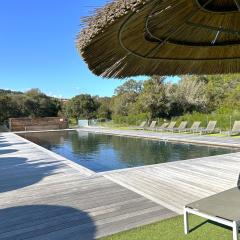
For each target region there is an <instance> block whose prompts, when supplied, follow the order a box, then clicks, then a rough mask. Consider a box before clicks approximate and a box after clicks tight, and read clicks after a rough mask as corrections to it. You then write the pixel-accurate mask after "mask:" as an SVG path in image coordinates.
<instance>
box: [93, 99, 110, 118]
mask: <svg viewBox="0 0 240 240" xmlns="http://www.w3.org/2000/svg"><path fill="white" fill-rule="evenodd" d="M96 102H97V103H98V106H97V118H105V119H111V115H112V111H111V98H109V97H97V98H96Z"/></svg>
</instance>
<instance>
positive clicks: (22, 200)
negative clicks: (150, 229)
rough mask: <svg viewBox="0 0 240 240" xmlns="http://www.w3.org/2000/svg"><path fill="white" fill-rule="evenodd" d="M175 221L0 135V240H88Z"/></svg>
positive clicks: (65, 163)
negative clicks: (151, 224)
mask: <svg viewBox="0 0 240 240" xmlns="http://www.w3.org/2000/svg"><path fill="white" fill-rule="evenodd" d="M174 215H176V214H175V213H174V212H172V211H170V210H168V209H166V208H165V207H162V206H161V205H159V204H157V203H155V202H153V201H151V200H149V199H147V198H145V197H144V196H142V195H139V194H137V193H135V192H133V191H131V190H129V189H127V188H125V187H123V186H121V185H119V184H117V183H115V182H113V181H111V180H109V179H107V178H105V177H104V176H101V175H99V174H95V173H93V172H92V171H89V170H87V169H85V168H83V167H81V166H79V165H77V164H74V163H73V162H71V161H69V160H67V159H65V158H63V157H61V156H59V155H57V154H54V153H52V152H50V151H48V150H46V149H43V148H41V147H39V146H37V145H35V144H33V143H30V142H28V141H27V140H23V139H22V138H20V137H18V136H16V135H15V134H13V133H3V134H0V239H1V240H3V239H4V240H20V239H21V240H22V239H33V240H49V239H51V240H52V239H53V240H55V239H56V240H61V239H64V240H66V239H68V240H74V239H76V240H92V239H96V238H99V237H101V236H106V235H109V234H112V233H115V232H119V231H123V230H126V229H129V228H133V227H136V226H140V225H144V224H147V223H151V222H155V221H158V220H161V219H165V218H169V217H171V216H174Z"/></svg>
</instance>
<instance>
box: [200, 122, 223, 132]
mask: <svg viewBox="0 0 240 240" xmlns="http://www.w3.org/2000/svg"><path fill="white" fill-rule="evenodd" d="M216 125H217V121H209V123H208V125H207V127H206V128H200V129H199V133H200V134H210V133H216V132H220V130H219V129H217V128H216Z"/></svg>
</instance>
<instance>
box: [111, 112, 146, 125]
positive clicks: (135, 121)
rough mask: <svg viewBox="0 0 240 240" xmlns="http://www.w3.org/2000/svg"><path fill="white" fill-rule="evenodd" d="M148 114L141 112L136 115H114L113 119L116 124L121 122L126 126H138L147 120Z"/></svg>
mask: <svg viewBox="0 0 240 240" xmlns="http://www.w3.org/2000/svg"><path fill="white" fill-rule="evenodd" d="M147 118H148V116H147V114H146V113H141V114H136V115H129V116H117V115H115V116H113V118H112V120H113V122H114V124H121V125H126V126H138V125H140V124H141V122H143V121H147Z"/></svg>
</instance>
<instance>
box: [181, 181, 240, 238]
mask: <svg viewBox="0 0 240 240" xmlns="http://www.w3.org/2000/svg"><path fill="white" fill-rule="evenodd" d="M238 182H239V180H238ZM189 214H194V215H197V216H200V217H203V218H206V219H209V220H211V221H213V222H217V223H220V224H223V225H225V226H228V227H231V228H232V229H233V240H238V228H239V226H240V188H239V186H238V187H235V188H231V189H229V190H227V191H224V192H221V193H218V194H215V195H213V196H210V197H207V198H204V199H202V200H199V201H196V202H193V203H191V204H188V205H186V206H185V207H184V232H185V234H188V233H189Z"/></svg>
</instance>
